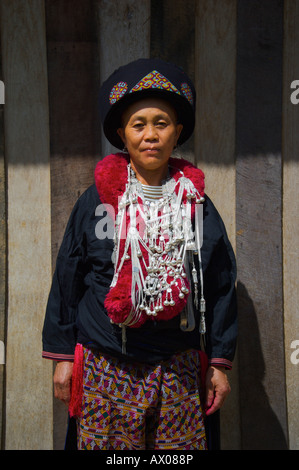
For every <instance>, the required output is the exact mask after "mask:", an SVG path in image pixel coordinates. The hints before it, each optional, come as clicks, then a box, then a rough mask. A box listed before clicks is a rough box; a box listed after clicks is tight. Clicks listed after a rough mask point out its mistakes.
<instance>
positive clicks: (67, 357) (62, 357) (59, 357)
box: [42, 351, 74, 362]
mask: <svg viewBox="0 0 299 470" xmlns="http://www.w3.org/2000/svg"><path fill="white" fill-rule="evenodd" d="M42 357H43V358H44V359H52V360H53V361H58V362H62V361H70V362H73V361H74V354H58V353H51V352H48V351H43V352H42Z"/></svg>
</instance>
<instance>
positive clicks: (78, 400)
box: [69, 343, 83, 418]
mask: <svg viewBox="0 0 299 470" xmlns="http://www.w3.org/2000/svg"><path fill="white" fill-rule="evenodd" d="M82 393H83V346H82V344H79V343H78V344H77V345H76V349H75V358H74V367H73V375H72V390H71V401H70V404H69V414H70V417H71V418H72V417H73V416H80V415H81V408H82Z"/></svg>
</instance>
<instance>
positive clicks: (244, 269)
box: [236, 0, 288, 449]
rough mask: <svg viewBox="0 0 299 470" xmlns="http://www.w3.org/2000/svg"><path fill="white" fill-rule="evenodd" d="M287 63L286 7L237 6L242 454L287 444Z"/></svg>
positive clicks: (276, 1)
mask: <svg viewBox="0 0 299 470" xmlns="http://www.w3.org/2000/svg"><path fill="white" fill-rule="evenodd" d="M282 60H283V2H282V1H280V0H271V1H268V0H266V1H263V2H259V1H254V0H252V1H250V2H248V1H246V0H239V2H238V21H237V98H236V99H237V108H236V110H237V111H236V112H237V115H236V123H237V125H236V187H237V193H236V198H237V201H236V203H237V211H236V219H237V233H238V238H237V256H238V271H239V274H238V294H239V306H240V314H239V327H240V338H241V341H240V342H239V366H240V373H239V386H240V410H241V420H242V427H241V430H242V432H241V439H242V442H241V446H242V449H285V448H287V446H288V442H287V440H288V429H287V409H286V396H285V386H286V384H285V357H284V318H283V285H282V272H283V271H282V77H283V69H282ZM274 364H275V366H274V367H273V365H274Z"/></svg>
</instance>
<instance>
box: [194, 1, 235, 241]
mask: <svg viewBox="0 0 299 470" xmlns="http://www.w3.org/2000/svg"><path fill="white" fill-rule="evenodd" d="M195 73H196V88H197V115H196V123H197V124H196V131H195V148H196V161H197V164H198V165H199V166H200V167H201V168H202V169H203V171H204V173H205V174H206V188H207V193H208V194H209V196H210V197H211V198H212V200H213V201H214V203H215V205H216V207H217V208H218V210H219V212H220V213H221V216H222V217H223V219H224V222H225V225H226V227H227V231H228V234H229V237H230V239H231V241H232V243H233V245H235V243H234V240H235V84H236V1H231V0H226V1H220V0H214V1H211V0H202V1H200V2H198V3H197V12H196V72H195Z"/></svg>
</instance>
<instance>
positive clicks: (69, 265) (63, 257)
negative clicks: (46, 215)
mask: <svg viewBox="0 0 299 470" xmlns="http://www.w3.org/2000/svg"><path fill="white" fill-rule="evenodd" d="M84 218H86V211H85V210H84V203H82V196H81V198H80V199H79V200H78V201H77V203H76V205H75V207H74V209H73V211H72V213H71V216H70V219H69V221H68V224H67V227H66V230H65V233H64V237H63V241H62V244H61V246H60V249H59V253H58V256H57V261H56V268H55V272H54V275H53V280H52V286H51V289H50V293H49V298H48V303H47V308H46V315H45V320H44V326H43V332H42V341H43V352H42V356H43V357H44V358H48V359H54V360H73V357H74V350H75V346H76V339H77V329H76V316H77V306H78V303H79V301H80V299H81V298H82V296H83V294H84V291H85V284H84V277H85V274H86V246H85V245H86V244H85V236H84V231H83V228H82V227H83V226H84Z"/></svg>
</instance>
